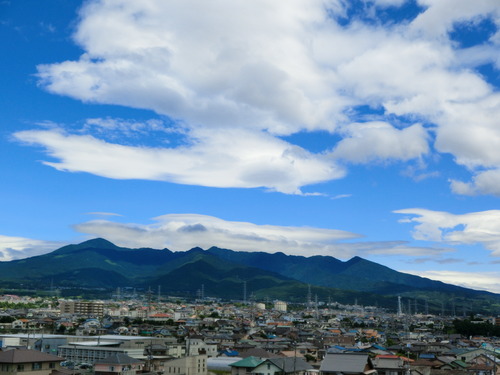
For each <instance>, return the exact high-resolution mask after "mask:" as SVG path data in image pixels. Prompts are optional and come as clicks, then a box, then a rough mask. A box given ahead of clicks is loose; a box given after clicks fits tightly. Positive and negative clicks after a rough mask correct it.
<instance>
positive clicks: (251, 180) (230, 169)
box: [15, 129, 344, 194]
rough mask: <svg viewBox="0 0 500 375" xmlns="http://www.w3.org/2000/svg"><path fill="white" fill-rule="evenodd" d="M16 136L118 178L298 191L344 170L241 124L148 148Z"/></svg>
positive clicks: (81, 138)
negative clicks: (170, 145) (178, 144)
mask: <svg viewBox="0 0 500 375" xmlns="http://www.w3.org/2000/svg"><path fill="white" fill-rule="evenodd" d="M15 136H16V138H17V139H19V140H21V141H23V142H27V143H30V144H41V145H44V146H45V147H46V148H47V150H48V153H49V154H50V155H51V156H53V157H55V158H56V159H58V160H60V161H59V162H45V164H47V165H50V166H52V167H54V168H57V169H59V170H63V171H70V172H82V171H83V172H88V173H93V174H96V175H99V176H104V177H109V178H115V179H149V180H161V181H169V182H175V183H179V184H188V185H201V186H212V187H266V188H269V189H271V190H275V191H279V192H283V193H290V194H296V193H300V191H299V186H303V185H308V184H312V183H317V182H322V181H326V180H330V179H334V178H339V177H342V176H343V173H344V172H343V170H342V169H341V168H339V167H336V166H335V165H334V164H333V163H332V162H331V161H328V160H327V159H326V158H325V157H322V156H321V155H313V154H311V153H309V152H307V151H306V150H304V149H301V148H300V147H298V146H294V145H291V144H289V143H287V142H285V141H282V140H280V139H278V138H275V137H272V136H270V135H266V134H265V133H255V132H249V131H246V130H241V129H226V131H225V132H223V133H220V132H211V131H209V130H204V129H197V130H193V131H192V133H191V137H192V138H191V139H192V140H193V144H191V145H188V146H183V147H178V148H147V147H132V146H123V145H118V144H111V143H107V142H105V141H102V140H100V139H97V138H95V137H92V136H89V135H68V134H65V133H64V132H62V131H57V130H49V131H23V132H18V133H16V134H15Z"/></svg>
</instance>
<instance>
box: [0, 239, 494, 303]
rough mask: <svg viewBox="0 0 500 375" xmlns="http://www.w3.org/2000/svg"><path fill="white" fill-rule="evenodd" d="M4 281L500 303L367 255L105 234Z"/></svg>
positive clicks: (1, 272)
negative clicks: (114, 238)
mask: <svg viewBox="0 0 500 375" xmlns="http://www.w3.org/2000/svg"><path fill="white" fill-rule="evenodd" d="M0 281H1V282H2V283H3V285H8V286H10V287H12V286H15V285H23V287H26V288H41V287H42V286H43V285H45V286H48V285H51V286H53V287H59V288H75V289H78V288H103V289H108V290H112V289H115V288H117V287H131V288H139V289H142V290H146V289H148V288H156V287H158V286H159V287H161V290H162V291H163V293H165V294H169V295H178V296H188V297H196V296H197V294H198V293H199V291H200V289H201V288H203V290H204V293H205V295H206V296H213V297H220V298H228V299H242V298H243V293H244V290H245V291H246V293H247V294H246V295H247V297H248V298H250V296H252V297H255V298H256V299H264V298H269V299H274V298H279V299H285V300H288V301H295V302H305V301H306V299H307V296H308V295H309V296H311V295H312V296H314V298H316V296H317V298H318V299H319V300H322V301H328V300H330V301H337V302H339V303H349V304H353V303H354V302H355V301H357V302H358V303H360V304H364V305H375V304H376V305H378V306H384V307H388V308H392V309H395V308H396V305H397V303H396V301H397V299H396V296H404V297H405V298H407V299H408V298H411V299H419V300H420V301H423V300H426V301H427V303H426V306H428V307H429V310H430V311H432V310H435V311H437V310H441V309H442V308H443V303H448V304H451V303H453V304H454V306H456V307H457V308H460V306H461V305H463V306H468V309H471V308H473V309H475V310H476V311H488V310H491V309H494V308H498V306H499V305H500V295H497V294H493V293H488V292H483V291H476V290H471V289H467V288H462V287H458V286H455V285H450V284H445V283H442V282H439V281H434V280H430V279H426V278H422V277H418V276H414V275H409V274H405V273H401V272H397V271H394V270H392V269H390V268H388V267H385V266H383V265H380V264H377V263H374V262H370V261H368V260H366V259H362V258H359V257H354V258H352V259H350V260H348V261H345V262H344V261H341V260H338V259H336V258H333V257H328V256H311V257H303V256H290V255H285V254H283V253H274V254H269V253H263V252H241V251H233V250H227V249H220V248H217V247H212V248H210V249H208V250H203V249H201V248H194V249H191V250H188V251H181V252H173V251H170V250H168V249H163V250H155V249H150V248H140V249H129V248H124V247H119V246H116V245H114V244H112V243H111V242H109V241H107V240H104V239H100V238H99V239H94V240H89V241H85V242H83V243H81V244H77V245H68V246H64V247H62V248H60V249H57V250H55V251H53V252H51V253H48V254H44V255H40V256H35V257H31V258H26V259H22V260H14V261H9V262H0Z"/></svg>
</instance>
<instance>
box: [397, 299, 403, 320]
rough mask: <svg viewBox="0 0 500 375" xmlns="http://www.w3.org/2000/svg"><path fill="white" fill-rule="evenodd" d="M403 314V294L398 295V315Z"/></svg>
mask: <svg viewBox="0 0 500 375" xmlns="http://www.w3.org/2000/svg"><path fill="white" fill-rule="evenodd" d="M401 315H403V307H402V306H401V296H398V316H401Z"/></svg>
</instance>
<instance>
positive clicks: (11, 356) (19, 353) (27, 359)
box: [0, 348, 64, 363]
mask: <svg viewBox="0 0 500 375" xmlns="http://www.w3.org/2000/svg"><path fill="white" fill-rule="evenodd" d="M61 361H64V358H61V357H58V356H56V355H52V354H47V353H42V352H39V351H38V350H31V349H26V348H16V349H9V350H3V351H1V352H0V363H33V362H61Z"/></svg>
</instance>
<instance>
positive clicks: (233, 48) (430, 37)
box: [17, 0, 500, 194]
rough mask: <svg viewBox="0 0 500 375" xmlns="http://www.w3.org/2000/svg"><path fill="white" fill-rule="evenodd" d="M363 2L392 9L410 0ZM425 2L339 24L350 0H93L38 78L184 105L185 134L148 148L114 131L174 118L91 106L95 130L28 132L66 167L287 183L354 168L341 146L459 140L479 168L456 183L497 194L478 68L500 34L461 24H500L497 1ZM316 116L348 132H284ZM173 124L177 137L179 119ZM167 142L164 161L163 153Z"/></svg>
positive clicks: (385, 155)
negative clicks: (112, 114)
mask: <svg viewBox="0 0 500 375" xmlns="http://www.w3.org/2000/svg"><path fill="white" fill-rule="evenodd" d="M366 4H369V5H370V6H369V7H371V8H373V7H375V8H384V9H387V7H398V6H402V5H403V4H404V1H403V0H377V1H373V2H366ZM417 5H418V6H420V9H421V10H420V13H419V14H418V15H417V16H416V18H414V19H413V20H404V21H402V22H397V21H396V20H395V22H392V23H387V22H373V17H375V18H376V17H377V16H376V14H377V13H376V12H374V13H373V14H372V15H371V17H372V18H371V19H370V20H364V19H363V18H362V17H355V18H353V19H351V20H350V22H348V23H342V22H339V21H338V20H339V19H340V18H342V17H346V15H347V14H348V9H347V8H348V7H349V3H348V2H345V1H341V0H327V1H326V0H292V1H288V2H287V3H286V5H285V4H282V3H280V2H276V1H270V0H258V1H252V2H250V3H249V2H241V1H228V0H221V1H217V2H200V1H196V0H182V1H168V2H165V1H158V0H146V1H140V2H138V1H134V0H114V1H111V0H104V1H92V0H91V1H88V2H86V3H85V5H84V6H83V7H82V9H81V11H80V18H79V21H78V25H77V28H76V32H75V34H74V40H75V42H76V43H77V44H78V45H79V46H80V47H81V48H82V49H83V50H84V53H83V54H82V55H81V57H80V58H79V59H78V60H74V61H62V62H59V63H55V64H46V65H40V66H39V67H38V75H39V78H40V84H41V86H42V87H44V88H45V89H46V90H48V91H49V92H52V93H55V94H60V95H66V96H70V97H73V98H75V99H77V100H81V101H84V102H89V103H100V104H118V105H123V106H129V107H134V108H144V109H149V110H152V111H154V112H156V113H157V114H158V115H160V116H168V117H169V118H172V119H176V121H177V120H179V121H180V122H181V123H182V129H183V130H182V131H183V136H184V138H185V139H184V140H185V144H182V145H173V146H172V147H170V148H166V147H163V148H158V149H151V148H148V147H139V146H138V145H137V144H136V145H124V144H122V143H123V142H122V143H120V141H119V140H118V139H114V140H113V142H110V141H109V140H108V142H107V143H104V141H103V139H102V137H103V131H104V130H106V131H108V132H109V131H116V132H120V134H124V133H125V132H124V129H125V128H130V129H134V130H135V131H140V132H147V131H161V130H158V129H159V128H162V126H161V124H160V125H158V124H156V123H149V124H145V125H138V124H137V123H136V122H134V121H128V122H127V121H122V122H121V126H120V127H117V126H116V122H114V121H111V122H109V121H108V122H106V121H102V119H101V120H99V121H96V120H92V121H88V123H87V125H88V126H87V128H86V131H87V133H86V134H85V136H84V135H82V134H70V133H68V130H66V133H64V132H62V131H60V132H57V131H52V132H47V131H44V130H36V131H35V130H33V131H29V132H22V133H18V134H17V137H18V138H19V139H21V140H24V141H26V142H28V143H30V144H34V145H40V146H42V147H44V148H45V150H46V151H47V152H48V153H49V154H50V155H52V156H53V157H54V158H56V159H57V161H56V162H50V163H47V165H50V166H53V167H55V168H58V169H60V170H64V171H84V172H89V173H94V174H97V175H100V176H105V177H108V178H141V179H156V180H165V181H170V182H174V183H182V184H197V185H202V186H218V187H246V188H253V187H266V188H269V189H271V190H276V191H280V192H283V193H297V192H300V188H301V187H302V186H305V185H310V184H314V183H317V182H322V181H328V180H332V179H336V178H341V177H343V176H344V175H345V171H343V170H342V169H341V168H339V166H338V164H337V162H338V160H342V161H346V162H354V163H371V162H373V161H377V162H379V161H387V160H391V161H394V160H396V161H397V160H402V161H408V160H410V159H421V158H423V157H425V156H426V155H428V154H429V153H430V150H431V149H432V150H433V151H437V152H441V153H449V154H451V155H453V157H454V160H455V161H456V163H458V164H459V165H462V166H464V167H466V168H467V169H468V170H469V171H470V173H471V174H472V178H475V182H474V181H473V182H470V183H469V182H462V183H460V182H453V184H452V188H453V189H454V191H455V192H457V193H463V194H472V193H475V194H483V193H493V194H500V188H497V187H495V186H494V184H493V183H487V182H484V181H482V180H486V177H484V176H483V174H482V173H483V172H484V168H487V169H492V170H493V169H496V168H498V166H499V165H500V152H499V150H500V147H499V145H500V130H499V129H500V127H499V126H498V121H499V120H498V119H499V118H500V105H499V104H500V95H498V94H497V93H496V92H495V89H494V88H493V87H492V86H491V85H490V84H489V83H488V82H487V81H486V80H485V78H484V77H483V76H482V75H481V74H479V73H478V72H477V71H476V70H475V68H477V67H478V66H479V65H481V64H484V62H495V61H498V55H499V53H498V52H499V50H500V42H499V41H500V36H499V35H500V34H499V32H498V31H496V32H495V34H494V35H492V36H491V37H490V39H489V40H487V41H484V42H483V43H480V44H478V45H476V46H474V48H476V49H477V50H480V52H481V53H480V58H473V57H472V56H473V53H472V52H471V50H470V48H462V47H461V46H460V44H459V43H457V42H456V41H455V40H453V39H452V38H451V36H450V33H451V32H453V30H454V29H455V28H456V27H457V26H458V25H464V24H465V25H468V26H470V27H471V28H474V27H475V26H477V24H478V22H480V21H481V20H484V19H491V20H492V21H493V22H494V23H496V24H500V13H499V7H498V3H497V1H496V0H477V1H474V2H470V1H468V0H418V1H417ZM371 8H370V9H371ZM194 9H195V10H196V11H194ZM372 10H373V9H372ZM368 18H369V17H368ZM192 25H196V27H195V28H194V27H192ZM358 106H366V107H367V108H369V109H370V110H375V109H376V110H377V111H378V112H379V113H380V115H379V119H378V120H377V121H371V120H370V121H368V122H366V123H360V121H359V116H357V115H356V111H353V108H356V107H358ZM395 117H398V118H399V119H398V121H397V123H396V121H395V120H394V118H395ZM157 125H158V126H159V128H158V126H157ZM163 128H165V127H163ZM177 129H180V127H178V128H177ZM471 129H474V131H471ZM313 131H328V132H331V133H334V134H336V135H338V136H340V138H341V140H340V142H338V144H332V145H331V147H330V149H331V150H332V152H331V155H325V154H315V153H311V152H309V151H307V150H304V149H301V148H299V147H297V146H295V145H293V144H291V143H287V142H284V141H283V140H282V139H280V138H279V137H280V136H286V135H291V134H295V133H298V132H313ZM431 133H432V136H431ZM78 135H79V136H80V137H78ZM161 137H163V138H164V139H165V143H166V144H167V143H168V138H169V134H168V133H167V132H165V133H164V134H162V135H161ZM429 142H433V143H434V144H433V145H432V146H433V147H430V146H429ZM260 144H261V145H263V146H265V148H266V149H265V150H264V147H260V146H259V145H260ZM83 146H85V147H87V146H88V147H89V148H90V149H92V150H94V151H95V150H97V151H98V154H99V156H100V157H101V158H102V160H104V162H103V164H102V166H100V165H97V163H96V161H95V158H92V157H91V156H89V155H83V152H82V150H83V148H85V147H83ZM326 156H328V157H326ZM156 157H158V158H159V162H157V164H161V165H153V164H152V161H153V159H155V158H156ZM119 158H121V160H122V163H125V162H126V163H127V164H130V165H131V166H132V167H131V168H130V169H131V171H130V173H128V174H127V173H126V172H124V171H123V168H116V167H117V166H119V165H120V164H119V163H118V162H117V159H119ZM173 159H176V160H177V159H179V163H178V164H179V165H178V167H179V169H180V168H182V171H179V170H178V168H177V166H176V165H173V163H172V160H173ZM174 164H175V163H174ZM421 175H422V176H424V175H425V173H422V174H421ZM480 180H481V181H480ZM486 185H487V186H486ZM497 186H500V185H497Z"/></svg>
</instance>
